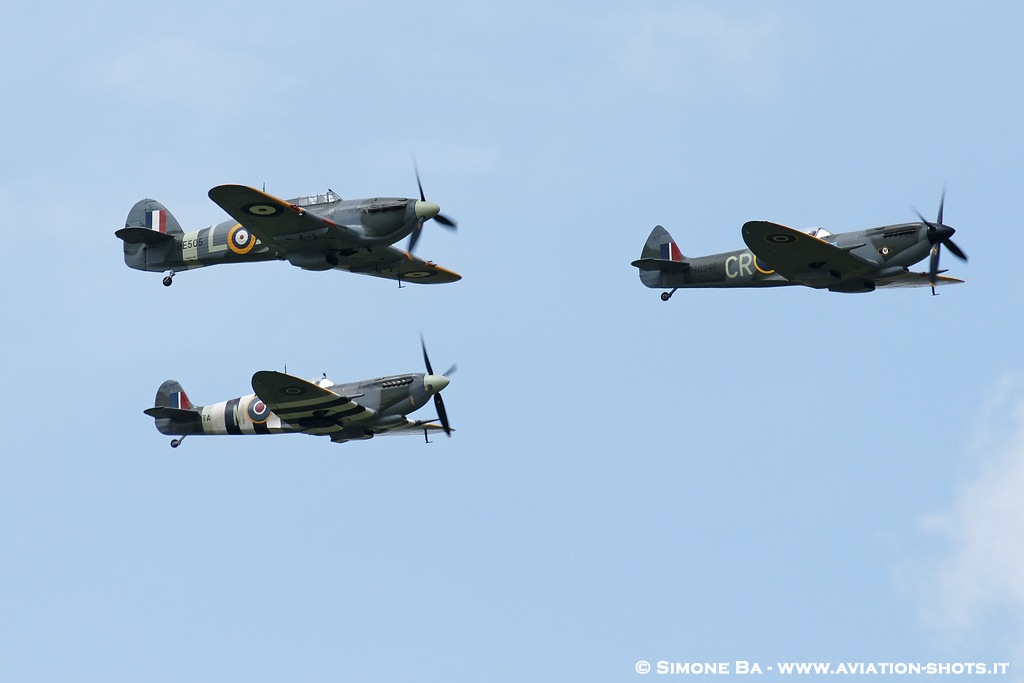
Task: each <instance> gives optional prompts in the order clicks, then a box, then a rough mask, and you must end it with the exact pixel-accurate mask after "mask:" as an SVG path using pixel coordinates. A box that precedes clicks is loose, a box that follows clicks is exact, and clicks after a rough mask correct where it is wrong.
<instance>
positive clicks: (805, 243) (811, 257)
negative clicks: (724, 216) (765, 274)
mask: <svg viewBox="0 0 1024 683" xmlns="http://www.w3.org/2000/svg"><path fill="white" fill-rule="evenodd" d="M742 232H743V241H744V242H746V243H747V247H748V248H749V249H750V251H752V252H753V253H754V255H755V256H757V258H759V259H761V260H762V261H764V262H765V263H766V264H768V265H769V266H771V267H772V268H774V269H775V272H777V273H778V274H779V275H781V276H783V277H784V278H786V279H787V280H792V281H794V282H800V283H802V284H805V285H809V286H811V287H829V286H832V285H834V284H836V282H838V281H842V280H845V279H847V278H851V277H859V276H862V275H864V274H866V273H870V272H871V271H873V270H875V269H876V265H875V264H874V263H872V262H871V261H868V260H866V259H862V258H861V257H859V256H854V255H853V254H851V253H849V252H848V251H845V250H843V249H840V248H839V247H834V246H832V245H831V244H829V243H828V242H825V241H823V240H820V239H818V238H817V237H812V236H810V235H808V234H807V233H804V232H800V231H799V230H794V229H793V228H787V227H786V226H784V225H779V224H778V223H769V222H768V221H750V222H748V223H744V224H743V231H742Z"/></svg>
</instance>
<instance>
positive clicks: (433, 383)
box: [423, 375, 450, 394]
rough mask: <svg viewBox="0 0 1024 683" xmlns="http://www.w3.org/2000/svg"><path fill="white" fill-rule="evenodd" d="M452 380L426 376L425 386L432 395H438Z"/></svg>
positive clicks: (438, 376)
mask: <svg viewBox="0 0 1024 683" xmlns="http://www.w3.org/2000/svg"><path fill="white" fill-rule="evenodd" d="M449 381H450V380H449V379H448V378H447V377H445V376H444V375H424V376H423V386H424V388H426V390H427V391H429V392H430V393H432V394H436V393H438V392H439V391H441V390H442V389H444V388H445V387H446V386H448V382H449Z"/></svg>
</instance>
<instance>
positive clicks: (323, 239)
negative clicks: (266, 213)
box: [124, 192, 418, 271]
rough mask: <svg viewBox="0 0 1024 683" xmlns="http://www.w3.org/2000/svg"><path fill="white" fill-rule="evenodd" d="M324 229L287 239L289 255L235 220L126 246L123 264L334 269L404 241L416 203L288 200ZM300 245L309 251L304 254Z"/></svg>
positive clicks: (414, 222)
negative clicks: (278, 263) (279, 264)
mask: <svg viewBox="0 0 1024 683" xmlns="http://www.w3.org/2000/svg"><path fill="white" fill-rule="evenodd" d="M289 203H291V204H294V205H296V206H301V207H302V208H303V210H305V211H308V212H309V213H311V214H313V215H316V216H319V217H321V218H324V219H327V221H329V222H330V223H333V225H327V226H325V227H323V228H321V229H319V230H315V231H311V232H309V233H299V234H296V235H293V236H289V238H288V239H287V240H282V241H286V242H287V245H288V253H287V254H283V253H279V251H278V250H277V249H276V248H274V247H272V246H269V245H266V244H264V243H263V242H261V241H260V240H259V239H258V238H257V237H256V235H254V234H253V233H252V232H251V231H250V230H249V229H247V228H246V227H245V226H244V225H243V224H241V223H238V222H237V221H235V220H228V221H224V222H222V223H217V224H216V225H212V226H210V227H207V228H202V229H199V230H191V231H187V232H183V233H178V234H173V235H168V239H166V240H163V241H159V242H151V243H149V244H144V243H133V242H129V241H125V245H124V256H125V263H126V264H127V265H128V266H130V267H131V268H135V269H136V270H145V271H165V270H175V271H181V270H187V269H192V268H201V267H204V266H211V265H216V264H221V263H243V262H253V261H269V260H275V259H276V260H289V261H291V262H292V263H293V264H294V265H296V266H299V267H301V268H306V269H308V270H328V269H331V268H335V267H338V266H339V262H340V261H342V260H344V258H345V257H346V256H352V255H354V254H357V253H359V252H363V253H369V252H373V251H376V250H382V249H387V248H388V247H390V245H392V244H394V243H395V242H398V241H399V240H401V239H403V238H405V237H407V236H408V235H409V234H410V233H411V232H412V230H413V229H414V228H415V227H416V225H417V218H418V217H417V215H416V204H417V200H414V199H407V198H402V197H383V198H374V199H358V200H347V201H346V200H342V199H340V198H338V197H337V195H335V194H334V193H332V192H329V193H326V194H323V195H312V196H310V197H300V198H297V199H291V200H289ZM303 245H306V246H308V251H307V250H304V249H303V248H302V247H303Z"/></svg>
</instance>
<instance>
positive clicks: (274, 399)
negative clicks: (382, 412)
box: [252, 370, 376, 436]
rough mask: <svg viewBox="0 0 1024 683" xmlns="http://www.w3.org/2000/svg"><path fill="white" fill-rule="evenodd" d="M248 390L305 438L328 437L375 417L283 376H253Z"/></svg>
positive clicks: (263, 372)
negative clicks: (313, 436)
mask: <svg viewBox="0 0 1024 683" xmlns="http://www.w3.org/2000/svg"><path fill="white" fill-rule="evenodd" d="M252 390H253V391H254V392H255V393H256V395H257V396H259V397H260V400H262V401H263V402H264V403H266V404H267V407H269V408H270V410H271V411H273V413H274V414H275V415H277V416H278V417H279V418H281V420H282V421H284V422H286V423H288V424H289V425H291V426H292V427H294V428H295V429H297V430H299V431H301V432H305V433H307V434H325V435H328V436H330V435H333V434H336V433H339V432H342V431H344V430H345V429H346V428H347V427H354V426H358V425H359V424H360V423H362V422H365V421H366V420H368V419H369V418H371V417H373V416H374V415H376V413H375V412H374V411H373V410H371V409H369V408H367V407H366V406H361V405H359V404H358V403H356V402H355V401H353V400H352V399H351V398H349V397H347V396H341V395H340V394H336V393H334V392H333V391H330V390H328V389H324V388H323V387H320V386H317V385H316V384H313V383H312V382H307V381H306V380H304V379H299V378H298V377H292V376H291V375H286V374H285V373H283V372H274V371H271V370H261V371H260V372H257V373H256V374H255V375H253V376H252Z"/></svg>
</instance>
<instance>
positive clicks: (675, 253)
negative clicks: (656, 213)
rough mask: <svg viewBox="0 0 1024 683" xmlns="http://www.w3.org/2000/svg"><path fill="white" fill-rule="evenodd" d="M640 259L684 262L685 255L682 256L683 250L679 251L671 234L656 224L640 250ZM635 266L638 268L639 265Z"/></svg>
mask: <svg viewBox="0 0 1024 683" xmlns="http://www.w3.org/2000/svg"><path fill="white" fill-rule="evenodd" d="M640 260H642V261H646V260H651V261H669V262H672V263H685V262H686V257H685V256H683V252H681V251H679V246H678V245H677V244H676V241H675V240H674V239H672V235H670V234H668V230H666V229H665V228H663V227H661V226H660V225H656V226H654V230H651V234H650V235H649V236H648V237H647V241H646V242H645V243H644V249H643V251H641V252H640ZM637 267H638V268H639V266H637ZM658 270H663V269H658Z"/></svg>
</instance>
